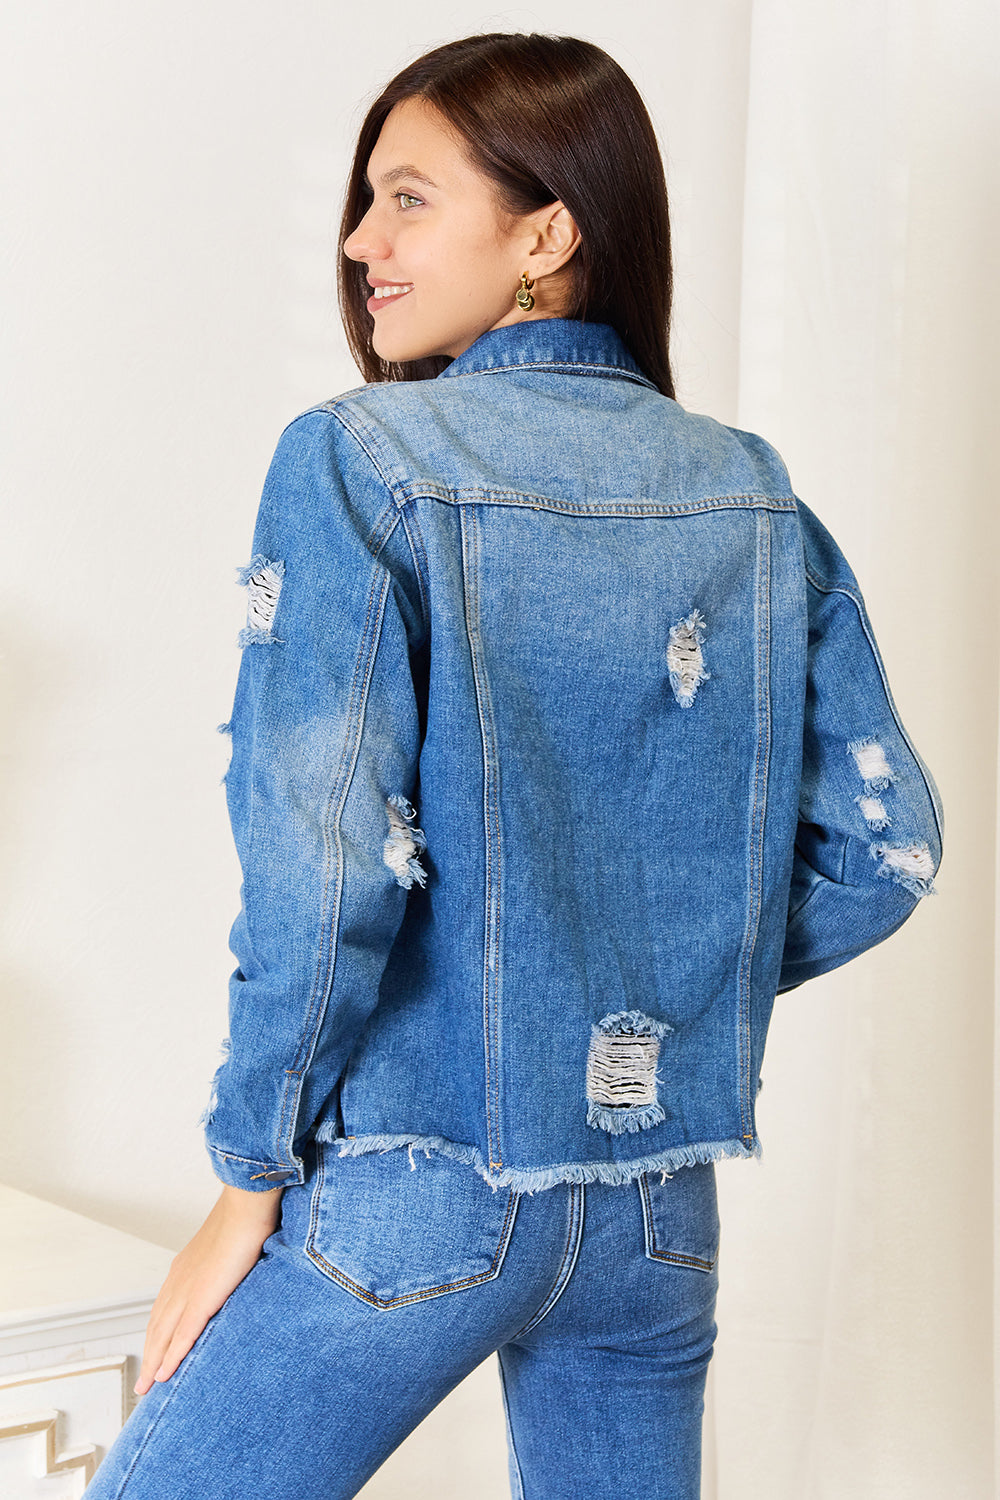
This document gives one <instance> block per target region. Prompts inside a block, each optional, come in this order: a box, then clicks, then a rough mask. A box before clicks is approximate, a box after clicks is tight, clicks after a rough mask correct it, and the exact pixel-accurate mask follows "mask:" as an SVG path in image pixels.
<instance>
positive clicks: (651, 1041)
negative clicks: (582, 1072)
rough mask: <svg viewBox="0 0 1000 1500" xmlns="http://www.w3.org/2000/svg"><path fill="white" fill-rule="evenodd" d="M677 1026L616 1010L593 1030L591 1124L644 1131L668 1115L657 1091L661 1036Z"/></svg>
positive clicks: (589, 1056)
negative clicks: (657, 1068)
mask: <svg viewBox="0 0 1000 1500" xmlns="http://www.w3.org/2000/svg"><path fill="white" fill-rule="evenodd" d="M671 1030H672V1027H670V1026H669V1025H667V1023H666V1022H665V1021H656V1020H654V1019H653V1017H652V1016H647V1015H644V1014H643V1013H642V1011H638V1010H624V1011H616V1012H615V1013H614V1014H613V1015H609V1016H605V1017H604V1019H603V1020H602V1021H599V1022H598V1023H597V1025H596V1026H593V1027H592V1028H591V1036H590V1048H589V1050H588V1053H587V1083H586V1088H587V1124H588V1125H592V1126H594V1127H595V1128H599V1129H603V1130H608V1131H610V1132H611V1133H612V1134H613V1135H618V1134H620V1133H621V1132H623V1131H634V1130H645V1129H647V1128H648V1127H649V1126H650V1125H657V1124H659V1122H660V1121H661V1120H663V1119H664V1118H665V1115H664V1111H663V1107H662V1105H661V1104H660V1101H659V1097H658V1094H657V1084H658V1081H659V1080H658V1078H657V1073H656V1065H657V1062H658V1061H659V1056H660V1040H661V1038H662V1037H664V1036H665V1035H666V1034H667V1032H669V1031H671Z"/></svg>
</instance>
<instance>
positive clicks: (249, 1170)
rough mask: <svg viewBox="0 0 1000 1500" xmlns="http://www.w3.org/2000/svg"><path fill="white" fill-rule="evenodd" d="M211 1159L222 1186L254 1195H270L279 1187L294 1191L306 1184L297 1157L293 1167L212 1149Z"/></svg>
mask: <svg viewBox="0 0 1000 1500" xmlns="http://www.w3.org/2000/svg"><path fill="white" fill-rule="evenodd" d="M207 1149H208V1155H209V1158H210V1160H211V1163H212V1170H213V1172H214V1173H215V1175H216V1177H218V1179H219V1181H220V1182H224V1183H225V1184H226V1186H227V1187H235V1188H243V1189H244V1190H245V1191H247V1192H251V1193H267V1192H270V1191H271V1190H272V1188H276V1187H293V1186H294V1185H295V1184H296V1183H303V1182H305V1172H304V1170H303V1166H302V1162H301V1161H300V1160H299V1159H298V1157H294V1158H293V1165H291V1166H289V1164H288V1163H287V1162H280V1161H270V1162H269V1161H252V1160H251V1159H250V1158H249V1157H246V1156H234V1155H233V1153H232V1152H231V1151H223V1150H221V1149H220V1148H219V1147H218V1146H209V1147H208V1148H207Z"/></svg>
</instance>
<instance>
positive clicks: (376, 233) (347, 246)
mask: <svg viewBox="0 0 1000 1500" xmlns="http://www.w3.org/2000/svg"><path fill="white" fill-rule="evenodd" d="M344 254H345V255H346V256H347V257H348V259H350V260H386V259H387V258H388V256H389V244H388V241H387V239H386V236H385V235H384V234H383V233H382V232H381V231H380V230H379V229H378V228H377V226H376V225H375V224H374V223H373V222H372V216H371V209H369V210H368V212H367V213H366V214H365V216H364V218H363V219H362V220H361V222H360V224H358V225H357V227H356V228H355V229H352V230H351V233H350V234H349V235H348V236H347V239H346V240H345V241H344Z"/></svg>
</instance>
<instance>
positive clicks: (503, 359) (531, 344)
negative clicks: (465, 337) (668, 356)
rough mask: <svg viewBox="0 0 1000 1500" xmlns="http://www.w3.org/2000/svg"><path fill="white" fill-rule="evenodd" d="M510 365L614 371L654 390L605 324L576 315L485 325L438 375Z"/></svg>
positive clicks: (566, 370)
mask: <svg viewBox="0 0 1000 1500" xmlns="http://www.w3.org/2000/svg"><path fill="white" fill-rule="evenodd" d="M513 365H524V366H528V367H530V368H531V369H536V370H537V369H554V370H561V371H563V372H564V373H565V374H579V375H617V376H620V377H621V378H622V379H625V380H635V381H638V382H639V383H640V384H641V385H648V386H649V387H650V388H651V389H652V390H656V389H657V387H656V386H655V385H654V384H653V382H652V381H651V380H649V379H647V377H646V376H645V375H644V374H643V373H642V370H641V369H640V368H639V366H638V365H637V364H636V362H635V360H634V359H633V358H632V355H631V354H630V353H629V351H628V349H627V348H626V347H625V344H624V342H623V340H622V339H621V337H620V336H619V334H618V333H617V332H616V330H615V329H614V328H612V327H611V325H610V324H609V323H581V322H579V321H578V320H577V319H575V318H529V319H527V320H526V321H525V322H523V323H505V324H504V326H503V327H502V328H490V329H489V330H488V331H487V332H486V333H482V334H480V335H479V338H477V339H476V340H475V342H474V343H472V344H470V345H469V347H468V349H466V350H465V351H464V353H462V354H460V355H459V356H458V358H457V359H453V360H452V362H451V364H450V365H447V366H446V367H445V369H443V370H442V371H441V373H440V375H438V377H437V379H438V380H443V379H445V378H446V377H447V376H449V375H472V374H475V373H477V372H482V371H487V370H508V369H510V368H511V366H513Z"/></svg>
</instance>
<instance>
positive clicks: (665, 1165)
mask: <svg viewBox="0 0 1000 1500" xmlns="http://www.w3.org/2000/svg"><path fill="white" fill-rule="evenodd" d="M335 1129H336V1127H335V1126H334V1125H333V1124H332V1123H330V1124H328V1125H321V1126H320V1127H319V1129H318V1130H317V1132H316V1140H317V1141H320V1142H321V1143H323V1144H324V1145H331V1146H339V1147H340V1151H339V1155H341V1156H365V1155H367V1154H368V1153H369V1152H372V1151H395V1150H397V1149H399V1148H401V1147H403V1146H413V1147H416V1148H417V1149H418V1150H422V1151H425V1152H429V1151H438V1152H440V1153H441V1155H442V1156H450V1157H452V1158H453V1159H454V1160H455V1161H461V1162H465V1163H466V1164H467V1165H468V1166H470V1167H473V1168H475V1170H476V1171H477V1172H478V1173H479V1175H480V1177H482V1178H483V1179H484V1181H486V1182H488V1183H489V1185H490V1187H491V1188H492V1189H493V1191H494V1192H496V1190H497V1188H501V1187H512V1188H514V1189H515V1190H516V1191H517V1192H519V1193H538V1192H542V1191H544V1189H546V1188H550V1187H557V1186H558V1185H559V1183H561V1182H607V1183H610V1184H612V1185H621V1184H622V1183H626V1182H632V1181H633V1180H634V1179H635V1178H636V1177H641V1176H642V1174H643V1172H661V1171H662V1172H670V1171H673V1169H674V1168H675V1167H694V1166H697V1165H698V1164H699V1162H708V1161H721V1160H722V1159H723V1158H724V1157H729V1156H736V1157H760V1156H761V1155H762V1154H763V1152H762V1148H761V1143H760V1140H759V1139H755V1140H754V1143H753V1145H752V1146H747V1145H746V1144H745V1143H744V1142H743V1141H741V1140H739V1139H733V1140H729V1141H695V1142H694V1143H693V1144H691V1145H687V1146H670V1147H668V1148H667V1149H666V1150H665V1151H656V1152H652V1153H651V1154H650V1155H648V1156H640V1157H637V1158H635V1159H634V1160H633V1161H616V1162H606V1161H569V1162H560V1163H559V1164H558V1165H557V1166H554V1167H505V1168H504V1169H503V1171H501V1172H491V1171H490V1170H489V1167H488V1166H487V1164H486V1162H485V1160H484V1158H483V1155H482V1152H481V1151H479V1150H478V1149H477V1148H476V1147H475V1146H463V1145H460V1144H459V1143H458V1142H456V1141H449V1140H446V1139H445V1137H444V1136H440V1135H412V1134H410V1135H358V1136H338V1135H336V1134H335V1133H334V1132H335ZM412 1164H413V1159H412V1157H411V1165H412Z"/></svg>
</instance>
